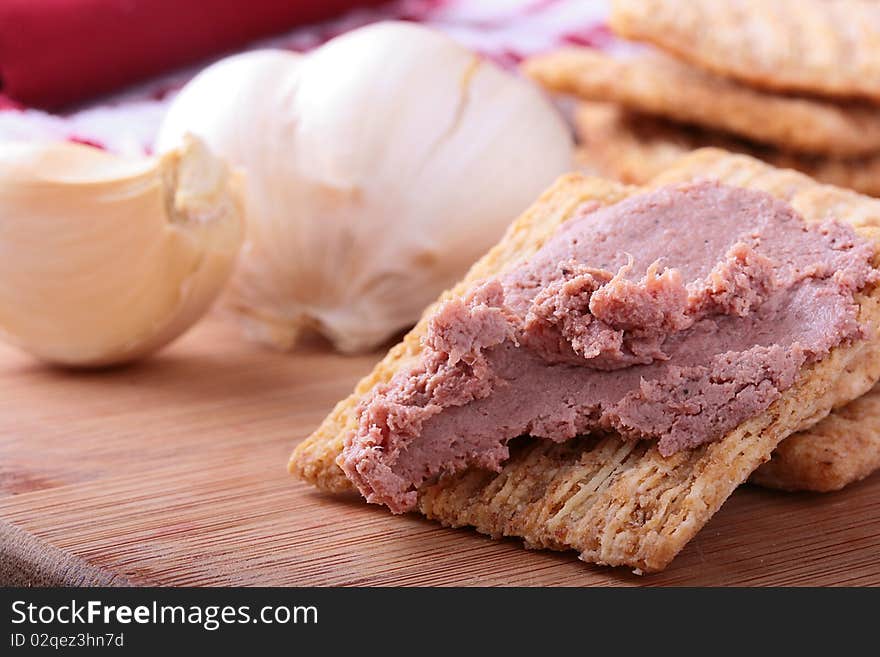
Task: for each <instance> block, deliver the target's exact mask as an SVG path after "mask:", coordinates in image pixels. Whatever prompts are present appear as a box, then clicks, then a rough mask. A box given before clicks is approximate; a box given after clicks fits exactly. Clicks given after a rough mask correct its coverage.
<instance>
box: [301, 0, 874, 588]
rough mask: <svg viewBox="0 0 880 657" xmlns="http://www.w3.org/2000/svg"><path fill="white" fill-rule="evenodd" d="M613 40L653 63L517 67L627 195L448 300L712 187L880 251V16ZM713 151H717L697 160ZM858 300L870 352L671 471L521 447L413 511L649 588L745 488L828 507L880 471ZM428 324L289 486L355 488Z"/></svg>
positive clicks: (740, 22)
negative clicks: (845, 228) (824, 499)
mask: <svg viewBox="0 0 880 657" xmlns="http://www.w3.org/2000/svg"><path fill="white" fill-rule="evenodd" d="M612 26H613V27H614V29H615V31H616V32H617V33H618V34H620V35H622V36H624V37H628V38H631V39H635V40H639V41H647V42H650V43H652V44H653V45H654V46H657V47H659V50H657V51H651V52H637V53H635V54H629V55H627V56H626V57H624V58H614V57H612V56H610V55H607V54H602V53H598V52H595V51H590V50H573V51H565V52H559V53H554V54H550V55H545V56H542V57H539V58H536V59H532V60H530V61H528V62H527V63H526V65H525V70H526V71H527V73H528V74H529V75H531V76H532V77H533V78H535V79H537V80H538V81H540V82H541V83H542V84H543V85H545V86H546V87H547V88H548V89H550V90H552V91H555V92H563V93H568V94H572V95H575V96H577V97H579V98H581V99H582V101H583V102H582V103H581V106H580V108H579V110H578V113H577V119H578V121H577V122H578V129H579V132H580V136H581V139H582V141H583V143H584V148H583V155H582V159H583V161H584V164H585V165H586V166H587V168H589V169H591V170H592V171H591V172H592V173H599V174H601V175H603V176H604V177H605V178H617V179H619V180H622V182H614V181H611V180H603V179H600V178H590V177H585V176H583V175H580V174H572V175H570V176H568V177H564V178H562V179H561V180H560V181H558V182H557V183H556V185H555V186H554V187H553V188H551V189H550V190H548V191H547V192H546V193H545V194H544V195H543V196H542V197H541V198H540V199H539V200H538V201H537V202H536V203H535V205H533V206H532V208H530V209H529V210H528V211H527V212H526V213H525V214H524V215H522V216H521V217H520V218H519V219H518V220H517V221H516V222H515V223H514V224H513V225H512V226H511V228H510V229H509V231H508V233H507V234H506V236H505V237H504V239H503V240H502V241H501V242H500V243H499V244H498V245H497V246H496V247H495V248H494V249H492V250H491V251H490V252H489V253H488V254H486V256H485V257H484V258H483V259H481V260H480V261H479V262H477V263H476V264H475V265H474V266H473V268H472V269H471V271H470V272H469V273H468V275H467V277H466V278H465V279H464V280H463V281H462V282H461V283H460V284H459V285H458V286H456V288H455V289H453V290H451V291H450V292H448V293H446V294H445V295H444V296H443V297H442V298H441V300H439V301H438V303H439V302H440V301H442V300H444V299H448V298H450V296H463V295H465V294H466V293H467V292H468V291H469V290H470V289H472V288H473V287H474V286H475V285H477V284H478V283H479V282H480V281H481V280H484V279H485V278H486V277H489V276H493V275H497V274H500V273H502V272H504V271H506V270H508V269H509V268H511V267H515V266H516V264H517V263H518V262H519V261H521V260H522V259H523V258H527V257H529V256H530V255H531V254H533V253H534V252H535V251H536V250H537V249H538V248H540V246H541V244H543V242H544V241H545V240H546V239H547V238H548V237H549V236H550V235H552V234H553V233H554V232H555V231H556V230H557V229H558V228H559V227H560V225H562V224H563V223H564V222H565V221H567V220H568V219H569V218H571V217H572V216H575V215H576V213H577V210H578V208H580V207H582V206H583V204H585V203H591V204H597V205H599V206H602V205H608V204H611V203H615V202H617V201H619V200H621V199H623V198H626V197H627V196H630V195H633V194H637V193H639V192H641V191H645V190H646V189H649V188H651V187H655V186H658V185H663V184H667V183H675V182H681V181H687V180H694V179H701V178H710V179H715V180H719V181H721V182H723V183H726V184H729V185H734V186H738V187H744V188H748V189H755V190H762V191H765V192H768V193H770V194H772V195H773V196H776V197H777V198H780V199H782V200H785V201H787V202H789V203H790V204H791V205H792V207H793V208H794V209H796V210H797V211H798V212H799V213H800V215H801V216H803V218H804V219H805V220H806V221H808V222H818V221H822V220H824V219H827V218H829V217H834V218H836V219H839V220H841V221H844V222H847V223H849V224H850V225H851V226H853V227H854V228H855V229H856V231H857V232H859V233H860V234H862V235H863V236H865V237H867V238H869V239H872V240H873V241H875V242H876V243H878V244H880V199H871V198H868V197H866V196H862V195H860V194H858V193H856V192H854V191H850V190H845V189H840V187H850V188H854V189H857V190H860V191H861V192H863V193H868V194H872V195H880V3H877V2H869V1H858V0H776V1H775V2H772V3H771V2H766V1H764V0H730V1H728V2H716V1H713V0H616V1H615V2H614V9H613V16H612ZM706 145H709V146H715V147H722V148H723V149H725V150H720V149H719V148H707V149H702V150H698V151H696V152H693V153H689V154H688V152H689V151H691V150H693V149H696V148H700V147H702V146H706ZM728 151H738V152H740V153H745V154H746V155H743V154H731V153H730V152H728ZM756 158H758V159H756ZM759 159H760V160H764V161H765V162H760V161H759ZM767 162H769V164H767ZM771 165H772V166H771ZM787 169H799V170H801V171H804V172H806V173H808V174H809V175H810V176H812V178H811V177H808V176H805V175H803V174H801V173H796V172H794V171H791V170H787ZM814 179H818V180H820V181H823V182H829V183H832V184H834V185H837V186H836V187H832V186H829V185H822V184H819V183H817V182H816V180H814ZM623 183H635V184H638V185H643V187H638V188H637V187H631V186H628V185H626V184H623ZM878 257H880V256H878ZM858 303H859V306H860V321H862V322H864V323H865V324H866V325H867V326H869V327H870V330H869V334H870V335H869V337H867V338H866V339H864V340H861V341H859V342H856V343H854V344H852V345H848V346H841V347H839V348H836V349H835V350H834V351H833V352H832V354H831V355H830V356H829V357H827V358H826V359H824V360H822V361H820V362H819V363H816V364H814V365H812V366H809V367H808V368H805V369H804V371H803V372H802V373H801V374H800V375H799V380H798V383H797V384H796V385H795V386H794V387H793V388H791V389H790V390H788V391H786V392H785V393H784V394H783V396H782V397H781V398H780V399H779V400H777V402H775V403H774V404H773V405H772V406H770V407H769V408H768V409H767V410H766V411H765V412H763V413H761V414H760V415H758V416H756V417H753V418H752V419H750V420H748V421H746V422H743V423H742V424H741V425H739V426H738V427H737V428H736V429H734V430H733V431H731V432H730V433H728V434H727V435H726V436H725V437H724V438H722V439H721V440H719V441H717V442H714V443H710V444H706V445H702V446H700V447H699V448H696V449H693V450H685V451H682V452H679V453H677V454H674V455H672V456H670V457H662V456H661V455H660V454H659V452H658V451H657V448H656V446H655V445H654V444H652V443H650V442H646V441H642V442H637V441H631V440H624V439H622V438H621V437H620V436H617V435H614V434H607V433H605V434H596V435H586V436H581V437H578V438H576V439H574V440H571V441H568V442H566V443H562V444H557V443H553V442H551V441H547V440H534V439H530V438H529V437H523V438H521V439H518V441H517V442H515V443H512V444H511V458H510V459H509V460H508V461H507V462H506V463H505V464H504V466H503V468H502V469H501V471H500V472H492V471H488V470H481V469H478V468H472V469H469V470H466V471H464V472H461V473H458V474H455V475H453V476H444V477H442V478H440V480H439V481H437V482H435V483H432V484H429V485H425V486H423V487H422V488H420V489H419V491H418V493H419V502H418V509H419V511H420V512H421V513H423V514H424V515H426V516H427V517H429V518H433V519H435V520H438V521H439V522H441V523H443V524H445V525H450V526H455V527H459V526H473V527H475V528H476V529H478V530H479V531H481V532H484V533H486V534H489V535H491V536H494V537H501V536H516V537H520V538H522V539H523V540H524V541H525V543H526V544H527V545H528V546H531V547H540V548H550V549H561V550H565V549H573V550H577V551H578V552H579V553H580V555H581V558H582V559H583V560H584V561H588V562H593V563H599V564H607V565H614V566H628V567H630V568H634V569H636V571H637V572H649V571H657V570H661V569H663V568H664V567H665V566H666V565H667V564H669V563H670V561H671V560H672V559H673V558H674V557H675V555H676V554H677V553H678V552H679V551H680V550H681V549H682V548H683V547H684V546H685V545H686V544H687V542H688V541H689V540H690V539H691V538H692V537H693V536H694V535H695V534H696V533H697V532H698V531H699V530H700V529H701V528H702V527H703V526H704V525H705V524H706V522H708V520H709V519H710V518H711V517H712V516H713V515H714V514H715V512H716V511H718V509H719V508H720V507H721V505H722V504H723V503H724V501H725V500H726V499H727V498H728V496H730V494H731V493H732V492H733V491H734V490H735V489H736V488H737V487H738V486H739V485H740V484H742V483H744V482H746V481H748V480H749V479H750V478H751V480H752V481H753V482H757V483H760V484H763V485H768V486H772V487H777V488H783V489H791V490H798V489H809V490H818V491H827V490H834V489H838V488H841V487H843V486H845V485H846V484H848V483H850V482H852V481H855V480H858V479H860V478H862V477H865V476H866V475H868V474H870V473H871V472H872V471H873V470H875V469H876V468H878V467H880V387H874V386H875V384H876V382H877V381H878V379H880V288H878V287H874V288H872V289H870V290H868V291H867V292H866V293H865V294H863V295H862V296H861V297H860V298H859V300H858ZM434 308H436V304H435V306H432V307H429V308H428V309H427V310H426V311H425V315H424V316H423V319H422V321H421V322H420V323H419V324H418V325H417V326H416V327H415V328H414V329H413V330H412V331H411V332H410V333H409V334H408V335H407V336H406V338H405V339H404V340H403V342H402V343H400V344H399V345H397V346H396V347H394V348H393V349H392V350H391V351H390V352H389V353H388V355H387V356H386V357H385V358H384V359H383V360H382V361H381V362H380V363H379V364H378V365H377V366H376V368H375V369H374V370H373V372H372V373H371V374H370V375H369V376H367V377H366V378H364V379H363V380H362V381H361V382H360V383H359V384H358V386H357V387H356V389H355V390H354V391H353V393H352V394H351V395H350V396H349V397H348V398H346V399H344V400H342V401H340V402H339V404H338V405H337V406H336V408H335V409H334V411H333V412H332V413H331V414H330V415H329V416H328V417H327V418H326V419H325V420H324V422H323V423H322V425H321V426H320V427H319V428H318V430H317V431H315V433H314V434H312V435H311V436H310V437H309V438H307V439H306V440H305V441H303V442H302V443H300V444H299V445H298V446H297V448H296V450H295V452H294V454H293V456H292V458H291V463H290V469H291V472H292V473H293V474H295V475H296V476H298V477H299V478H301V479H303V480H305V481H308V482H310V483H312V484H313V485H315V486H317V487H319V488H321V489H324V490H328V491H334V492H341V491H350V490H352V489H353V486H352V484H351V482H350V481H349V480H348V479H347V478H346V477H345V475H344V473H343V472H342V470H341V469H340V468H339V466H338V465H337V463H336V459H337V457H338V456H339V454H340V453H341V451H342V448H343V442H344V440H345V437H346V436H347V435H348V434H349V433H350V432H351V431H352V429H353V428H354V427H355V426H356V424H357V422H358V408H359V404H360V403H361V402H362V401H363V400H364V399H365V398H366V397H367V396H368V395H369V393H370V391H371V390H372V389H373V388H374V387H375V386H377V385H380V384H382V383H383V382H387V381H388V380H389V379H390V378H391V377H392V376H393V375H394V374H395V373H396V372H398V371H399V370H401V368H405V367H407V366H408V365H409V364H412V363H413V362H414V361H415V359H417V358H418V357H419V354H420V352H421V349H422V343H421V338H422V337H423V335H424V333H425V331H426V326H427V321H428V319H427V318H428V317H430V315H431V313H432V311H433V309H434Z"/></svg>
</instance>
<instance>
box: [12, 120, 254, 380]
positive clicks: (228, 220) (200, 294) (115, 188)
mask: <svg viewBox="0 0 880 657" xmlns="http://www.w3.org/2000/svg"><path fill="white" fill-rule="evenodd" d="M238 186H239V182H238V181H237V179H234V178H232V179H231V178H230V172H229V170H228V168H227V166H226V165H225V164H224V163H222V162H221V161H220V160H218V159H216V158H215V157H214V156H212V155H211V154H210V153H209V152H208V151H207V149H206V148H205V146H204V144H202V143H201V142H200V141H198V140H195V139H192V138H189V139H186V140H185V141H184V142H183V144H182V146H181V148H180V149H178V150H174V151H171V152H169V153H168V154H166V155H164V156H163V157H161V158H159V159H157V158H137V159H132V158H122V157H119V156H115V155H111V154H110V153H106V152H104V151H101V150H98V149H95V148H91V147H88V146H82V145H78V144H70V143H53V144H29V143H11V142H5V143H0V334H2V335H3V336H5V337H7V338H8V339H9V340H11V341H12V342H14V343H15V344H17V345H19V346H20V347H21V348H22V349H24V350H26V351H28V352H30V353H32V354H33V355H35V356H37V357H39V358H41V359H44V360H46V361H50V362H53V363H57V364H61V365H68V366H100V365H111V364H116V363H121V362H124V361H129V360H132V359H134V358H137V357H139V356H142V355H145V354H147V353H149V352H151V351H153V350H155V349H158V348H159V347H161V346H162V345H164V344H166V343H167V342H169V341H171V340H172V339H174V338H175V337H177V336H178V335H179V334H181V333H182V332H183V331H185V330H186V329H187V328H189V327H190V326H191V325H192V324H193V323H194V322H195V321H196V320H198V319H199V317H201V316H202V315H203V314H204V313H205V311H206V310H207V309H208V307H209V305H210V304H211V302H212V301H213V300H214V298H215V297H216V296H217V294H218V293H219V291H220V290H221V288H222V287H223V285H224V283H225V282H226V281H227V279H228V277H229V274H230V272H231V270H232V268H233V264H234V260H235V256H236V254H237V252H238V249H239V247H240V244H241V241H242V237H243V235H242V233H243V226H242V219H241V215H242V205H243V200H242V192H241V191H240V190H239V189H238Z"/></svg>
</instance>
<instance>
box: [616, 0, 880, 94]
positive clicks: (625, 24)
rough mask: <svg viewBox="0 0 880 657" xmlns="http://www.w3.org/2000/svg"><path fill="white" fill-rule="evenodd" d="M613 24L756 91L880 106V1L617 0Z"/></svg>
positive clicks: (619, 31) (631, 36) (628, 35)
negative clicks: (868, 101) (861, 100)
mask: <svg viewBox="0 0 880 657" xmlns="http://www.w3.org/2000/svg"><path fill="white" fill-rule="evenodd" d="M610 24H611V28H612V29H613V30H614V31H615V32H616V33H617V34H619V35H620V36H623V37H625V38H628V39H634V40H637V41H648V42H650V43H653V44H654V45H656V46H659V47H660V48H663V49H664V50H667V51H668V52H671V53H673V54H675V55H677V56H678V57H679V58H681V59H683V60H685V61H688V62H690V63H692V64H694V65H696V66H699V67H701V68H704V69H706V70H709V71H712V72H714V73H717V74H719V75H723V76H729V77H732V78H736V79H738V80H741V81H743V82H747V83H750V84H753V85H755V86H759V87H764V88H767V89H774V90H777V91H791V92H802V93H808V94H818V95H828V96H836V97H844V98H851V97H861V98H867V99H871V100H874V101H880V3H878V2H876V0H769V1H768V0H613V2H612V9H611V18H610Z"/></svg>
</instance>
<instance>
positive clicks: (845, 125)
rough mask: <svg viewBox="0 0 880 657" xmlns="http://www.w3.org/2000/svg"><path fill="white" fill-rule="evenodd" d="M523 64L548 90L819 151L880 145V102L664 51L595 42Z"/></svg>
mask: <svg viewBox="0 0 880 657" xmlns="http://www.w3.org/2000/svg"><path fill="white" fill-rule="evenodd" d="M522 68H523V71H524V72H525V73H526V74H527V75H528V76H529V77H531V78H533V79H534V80H536V81H537V82H538V83H540V84H541V85H542V86H544V87H545V88H546V89H548V90H549V91H553V92H557V93H564V94H571V95H574V96H576V97H578V98H581V99H583V100H591V101H611V102H614V103H618V104H619V105H621V106H623V107H625V108H627V109H629V110H633V111H636V112H640V113H643V114H651V115H654V116H662V117H665V118H667V119H671V120H675V121H681V122H683V123H688V124H694V125H699V126H703V127H704V128H710V129H717V130H722V131H724V132H728V133H731V134H734V135H737V136H740V137H745V138H748V139H751V140H753V141H756V142H760V143H763V144H771V145H773V146H776V147H779V148H783V149H787V150H792V151H797V152H802V153H812V154H819V155H835V156H848V157H852V156H856V155H866V154H868V153H875V152H877V151H880V109H878V108H877V107H876V106H873V105H869V104H867V103H845V104H844V103H835V102H831V101H828V100H822V99H818V98H797V97H794V96H782V95H779V94H775V93H769V92H766V91H762V90H759V89H753V88H752V87H748V86H746V85H743V84H740V83H738V82H736V81H734V80H730V79H728V78H723V77H720V76H718V75H713V74H712V73H707V72H706V71H703V70H701V69H698V68H695V67H693V66H690V65H688V64H685V63H684V62H680V61H678V60H675V59H672V58H671V57H668V56H666V55H664V54H662V53H659V52H657V53H651V52H643V53H641V52H640V53H637V54H634V55H629V56H626V57H621V56H614V55H610V54H608V53H603V52H599V51H597V50H592V49H589V48H570V49H566V50H560V51H556V52H551V53H547V54H544V55H537V56H535V57H532V58H530V59H528V60H526V62H525V63H524V64H523V67H522Z"/></svg>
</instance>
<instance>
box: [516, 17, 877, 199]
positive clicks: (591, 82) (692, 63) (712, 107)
mask: <svg viewBox="0 0 880 657" xmlns="http://www.w3.org/2000/svg"><path fill="white" fill-rule="evenodd" d="M610 24H611V27H612V29H613V30H614V31H615V33H616V34H618V35H619V36H621V37H623V38H626V39H632V40H635V41H639V42H645V43H648V44H651V45H650V46H649V47H645V48H642V49H638V50H635V52H628V53H626V54H625V55H624V54H621V55H618V56H614V55H609V54H604V53H600V52H597V51H593V50H587V49H576V50H566V51H561V52H556V53H551V54H548V55H543V56H540V57H536V58H533V59H531V60H530V61H528V62H527V63H526V64H525V71H526V73H527V74H528V75H530V76H531V77H532V78H534V79H536V80H537V81H538V82H540V83H541V84H542V85H544V86H545V87H546V88H548V89H549V90H551V91H554V92H561V93H567V94H571V95H573V96H575V97H577V98H579V99H581V100H582V101H583V102H582V103H581V104H580V106H579V108H578V111H577V118H576V123H577V129H578V133H579V136H580V139H581V142H582V145H583V148H582V150H581V160H582V164H583V166H584V168H585V169H587V170H590V171H592V172H594V173H599V174H602V175H606V176H610V177H614V178H618V179H620V180H623V181H624V182H629V183H636V184H642V183H645V182H647V181H648V180H650V179H652V178H653V177H654V176H656V175H657V174H659V173H660V172H662V171H664V170H666V169H667V168H668V167H669V166H671V165H672V163H673V162H675V161H676V160H677V159H678V158H679V157H681V156H682V155H683V154H685V153H686V152H688V151H691V150H694V149H696V148H700V147H703V146H715V147H721V148H724V149H726V150H729V151H733V152H740V153H746V154H749V155H751V156H753V157H756V158H759V159H762V160H764V161H766V162H769V163H770V164H773V165H774V166H777V167H782V168H791V169H797V170H799V171H803V172H804V173H807V174H808V175H809V176H811V177H812V178H814V179H816V180H819V181H821V182H826V183H830V184H833V185H837V186H840V187H851V188H853V189H855V190H857V191H860V192H862V193H865V194H870V195H873V196H880V4H878V3H877V2H873V1H870V0H775V1H774V2H766V1H764V0H731V1H726V2H716V1H714V0H615V1H614V2H613V8H612V14H611V19H610Z"/></svg>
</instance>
